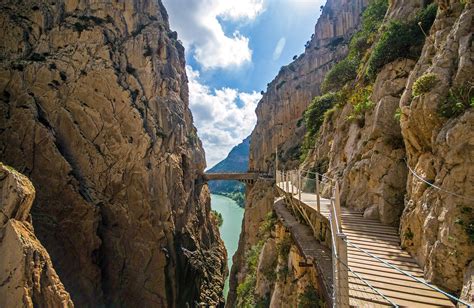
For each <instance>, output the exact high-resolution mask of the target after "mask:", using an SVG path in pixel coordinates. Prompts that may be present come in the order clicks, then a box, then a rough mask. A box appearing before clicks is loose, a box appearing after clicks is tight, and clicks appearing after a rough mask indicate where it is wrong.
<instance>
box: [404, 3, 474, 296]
mask: <svg viewBox="0 0 474 308" xmlns="http://www.w3.org/2000/svg"><path fill="white" fill-rule="evenodd" d="M438 7H439V10H438V15H437V18H436V20H435V23H434V24H433V27H432V29H431V33H430V35H429V38H428V39H427V40H426V43H425V46H424V48H423V52H422V55H421V57H420V59H419V60H418V63H417V64H416V66H415V68H414V69H413V71H412V72H411V74H410V77H409V79H408V82H407V89H406V90H405V92H404V93H403V96H402V98H401V101H400V106H401V108H402V112H403V114H402V118H401V128H402V133H403V137H404V141H405V145H406V152H407V161H408V165H409V167H410V168H411V169H412V170H413V172H414V173H416V174H417V175H418V176H419V177H421V178H423V179H425V180H426V181H427V182H429V183H431V184H433V185H436V186H437V187H439V188H440V189H438V188H435V187H432V186H430V185H427V184H426V183H424V182H422V181H421V180H420V179H419V178H418V177H417V176H416V175H415V174H414V173H411V172H409V173H408V177H407V195H406V196H405V210H404V212H403V215H402V218H401V225H400V234H401V239H402V245H403V246H404V247H405V248H406V249H407V250H408V251H409V252H410V253H411V254H412V255H414V256H415V257H416V259H417V260H418V261H419V263H420V264H422V265H423V266H424V270H425V274H426V276H427V278H428V279H430V280H432V281H433V282H435V283H437V284H439V285H440V286H442V287H444V288H446V289H448V290H451V291H455V292H459V291H460V290H461V288H462V285H463V277H466V276H469V275H467V274H468V273H469V271H470V272H471V273H472V265H471V267H470V268H471V269H470V270H469V269H468V268H469V264H472V260H473V257H474V242H473V241H474V239H473V233H472V226H473V223H474V206H473V204H474V203H473V200H474V111H473V110H472V108H470V109H468V110H467V111H465V112H463V113H461V114H460V115H457V116H454V117H451V118H446V117H442V116H440V114H439V110H438V109H437V108H438V106H439V104H441V103H443V101H445V100H446V97H447V96H448V95H449V93H452V92H450V91H456V89H459V88H463V87H464V88H467V89H468V90H467V91H470V92H472V91H473V85H474V74H473V72H474V62H473V56H474V47H473V43H472V42H473V29H474V19H473V16H474V5H473V4H472V2H466V3H464V4H462V3H460V2H458V1H449V2H445V1H439V3H438ZM426 73H432V74H435V76H436V80H437V81H436V85H435V86H434V87H432V88H431V89H429V91H427V93H424V94H423V95H419V96H415V97H413V95H412V94H413V91H412V85H413V83H414V82H415V80H417V79H418V78H419V77H420V76H421V75H423V74H426ZM450 89H451V90H450ZM470 97H471V105H472V94H470ZM458 99H459V100H461V98H458ZM464 99H465V98H464ZM472 281H473V277H472V274H471V275H470V278H469V277H467V278H464V285H465V294H464V296H465V298H469V297H470V300H471V301H474V298H473V296H474V295H473V293H472V292H473V291H472V288H471V287H468V286H469V285H472ZM468 293H470V295H468Z"/></svg>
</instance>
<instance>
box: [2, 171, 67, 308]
mask: <svg viewBox="0 0 474 308" xmlns="http://www.w3.org/2000/svg"><path fill="white" fill-rule="evenodd" d="M34 198H35V189H34V187H33V185H32V184H31V182H30V181H29V180H28V178H26V177H25V176H24V175H22V174H20V173H18V172H17V171H15V170H14V169H12V168H10V167H7V166H5V165H3V164H2V163H0V214H1V217H0V281H1V284H0V306H1V307H18V306H22V307H29V308H30V307H31V308H32V307H73V304H72V301H71V299H70V296H69V293H68V292H67V291H66V290H65V289H64V286H63V284H62V283H61V281H60V279H59V277H58V275H57V274H56V271H55V270H54V268H53V265H52V263H51V259H50V257H49V254H48V252H47V251H46V249H45V248H44V247H43V245H41V243H40V242H39V240H38V239H37V238H36V236H35V234H34V230H33V226H32V224H31V216H30V209H31V206H32V204H33V200H34Z"/></svg>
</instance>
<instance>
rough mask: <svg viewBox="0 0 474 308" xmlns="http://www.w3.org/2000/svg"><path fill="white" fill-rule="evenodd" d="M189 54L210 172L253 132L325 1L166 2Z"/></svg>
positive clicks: (193, 93)
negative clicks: (262, 103) (272, 87)
mask: <svg viewBox="0 0 474 308" xmlns="http://www.w3.org/2000/svg"><path fill="white" fill-rule="evenodd" d="M163 3H164V5H165V7H166V9H167V11H168V15H169V20H170V26H171V29H172V30H174V31H177V32H178V39H179V40H181V41H182V42H183V45H184V47H185V49H186V63H187V65H186V72H187V75H188V80H189V102H190V108H191V111H192V113H193V116H194V125H195V126H196V127H197V130H198V135H199V137H200V139H201V140H202V142H203V146H204V150H205V152H206V161H207V167H208V168H210V167H212V166H214V165H215V164H216V163H218V162H219V161H221V160H222V159H224V158H225V157H226V156H227V154H228V153H229V151H230V150H231V149H232V147H234V146H235V145H237V144H239V143H240V142H241V141H242V140H243V139H244V138H245V137H247V136H248V135H250V133H251V132H252V130H253V128H254V126H255V123H256V121H257V117H256V115H255V108H256V106H257V103H258V101H259V100H260V99H261V94H260V92H261V91H266V87H267V83H269V82H270V81H272V80H273V78H274V77H275V76H276V74H277V73H278V71H279V70H280V67H281V66H283V65H287V64H288V63H290V62H291V61H292V58H293V56H295V55H300V54H301V53H303V52H304V45H305V43H306V42H307V41H308V40H309V39H310V37H311V34H313V33H314V26H315V24H316V21H317V19H318V17H319V15H320V6H321V5H324V3H325V0H163Z"/></svg>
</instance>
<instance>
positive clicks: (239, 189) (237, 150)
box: [207, 136, 250, 207]
mask: <svg viewBox="0 0 474 308" xmlns="http://www.w3.org/2000/svg"><path fill="white" fill-rule="evenodd" d="M249 149H250V136H249V137H247V138H245V139H244V140H243V141H242V143H240V144H239V145H237V146H235V147H233V148H232V150H231V151H230V152H229V155H227V157H226V158H225V159H224V160H222V161H220V162H219V163H217V164H216V165H215V166H214V167H212V168H211V169H209V170H208V171H207V172H209V173H216V172H245V171H247V170H248V165H249ZM209 189H210V190H211V193H213V194H218V195H224V196H227V197H229V198H231V199H233V200H235V201H236V202H237V203H238V204H239V206H241V207H244V200H245V198H244V196H245V185H244V184H242V183H240V182H238V181H211V182H209Z"/></svg>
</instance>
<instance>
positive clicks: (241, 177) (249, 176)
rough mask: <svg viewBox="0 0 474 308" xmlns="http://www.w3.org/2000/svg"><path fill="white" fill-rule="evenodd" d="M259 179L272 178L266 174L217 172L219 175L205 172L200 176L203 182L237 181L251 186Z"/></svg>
mask: <svg viewBox="0 0 474 308" xmlns="http://www.w3.org/2000/svg"><path fill="white" fill-rule="evenodd" d="M259 178H264V179H269V178H272V177H271V176H268V175H267V174H266V173H261V172H219V173H209V172H206V173H204V175H203V176H202V180H203V181H204V182H208V181H215V180H227V181H228V180H234V181H239V182H242V183H245V184H253V183H255V181H257V180H258V179H259Z"/></svg>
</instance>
